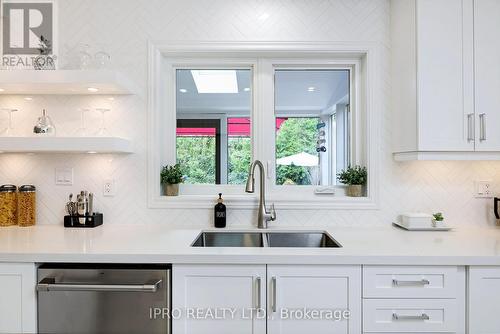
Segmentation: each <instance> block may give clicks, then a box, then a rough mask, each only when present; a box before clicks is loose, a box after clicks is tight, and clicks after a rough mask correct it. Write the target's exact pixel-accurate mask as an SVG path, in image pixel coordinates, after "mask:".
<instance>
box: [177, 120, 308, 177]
mask: <svg viewBox="0 0 500 334" xmlns="http://www.w3.org/2000/svg"><path fill="white" fill-rule="evenodd" d="M317 123H318V119H317V118H289V119H287V120H286V121H285V122H283V124H282V125H281V128H280V130H279V131H278V132H277V134H276V158H277V159H279V158H283V157H287V156H290V155H293V154H297V153H300V152H306V153H310V154H317V152H316V139H317V138H316V137H317V130H316V124H317ZM251 157H252V148H251V140H250V138H248V137H229V138H228V184H245V182H246V179H247V176H248V168H249V167H250V163H251ZM177 162H178V163H179V164H180V165H181V166H182V170H183V172H184V175H185V176H186V180H185V183H187V184H214V183H215V138H214V137H201V136H200V137H177ZM276 183H277V184H299V185H304V184H311V176H310V173H309V168H307V167H301V166H281V165H278V166H277V169H276Z"/></svg>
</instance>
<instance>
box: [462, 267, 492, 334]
mask: <svg viewBox="0 0 500 334" xmlns="http://www.w3.org/2000/svg"><path fill="white" fill-rule="evenodd" d="M499 301H500V267H470V269H469V333H474V334H486V333H488V334H491V333H498V331H499V328H500V317H499V316H498V302H499Z"/></svg>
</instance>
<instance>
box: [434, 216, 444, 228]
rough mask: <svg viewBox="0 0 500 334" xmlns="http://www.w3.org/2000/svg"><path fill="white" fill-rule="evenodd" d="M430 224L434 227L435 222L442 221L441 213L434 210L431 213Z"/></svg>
mask: <svg viewBox="0 0 500 334" xmlns="http://www.w3.org/2000/svg"><path fill="white" fill-rule="evenodd" d="M432 218H433V219H432V225H433V226H434V227H436V225H437V223H442V222H443V221H444V217H443V214H442V213H441V212H436V213H435V214H433V215H432Z"/></svg>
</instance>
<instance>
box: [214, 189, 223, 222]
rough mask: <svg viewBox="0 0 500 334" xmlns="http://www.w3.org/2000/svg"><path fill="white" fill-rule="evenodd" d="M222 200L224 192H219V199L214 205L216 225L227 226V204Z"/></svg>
mask: <svg viewBox="0 0 500 334" xmlns="http://www.w3.org/2000/svg"><path fill="white" fill-rule="evenodd" d="M222 202H223V200H222V193H219V199H218V200H217V204H216V205H215V207H214V225H215V227H218V228H223V227H226V206H225V205H224V204H223V203H222Z"/></svg>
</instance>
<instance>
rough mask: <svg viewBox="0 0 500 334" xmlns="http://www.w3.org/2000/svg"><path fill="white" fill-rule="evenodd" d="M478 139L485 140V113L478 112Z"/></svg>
mask: <svg viewBox="0 0 500 334" xmlns="http://www.w3.org/2000/svg"><path fill="white" fill-rule="evenodd" d="M479 140H480V141H485V140H486V114H485V113H482V114H479Z"/></svg>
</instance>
